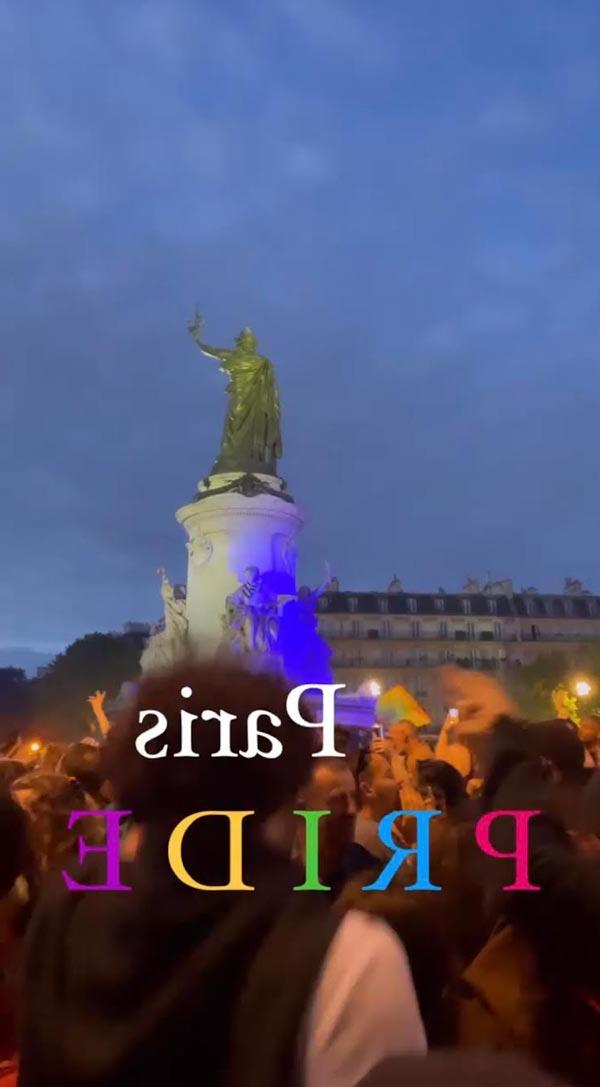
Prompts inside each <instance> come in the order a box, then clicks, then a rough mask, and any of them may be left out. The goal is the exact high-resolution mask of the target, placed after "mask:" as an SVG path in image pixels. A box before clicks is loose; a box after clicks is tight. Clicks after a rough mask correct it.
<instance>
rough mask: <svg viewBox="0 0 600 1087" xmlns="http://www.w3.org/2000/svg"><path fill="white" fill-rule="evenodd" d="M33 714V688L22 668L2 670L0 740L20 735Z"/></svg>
mask: <svg viewBox="0 0 600 1087" xmlns="http://www.w3.org/2000/svg"><path fill="white" fill-rule="evenodd" d="M30 714H31V688H30V685H29V682H28V680H27V676H26V675H25V672H24V670H23V669H22V668H0V739H1V740H5V739H7V738H8V737H9V736H10V735H13V734H14V735H18V734H19V733H20V732H22V731H23V729H24V728H25V727H26V726H27V723H28V720H29V717H30Z"/></svg>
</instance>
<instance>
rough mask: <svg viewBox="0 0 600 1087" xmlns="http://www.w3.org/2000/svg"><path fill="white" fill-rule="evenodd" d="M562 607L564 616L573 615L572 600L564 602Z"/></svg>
mask: <svg viewBox="0 0 600 1087" xmlns="http://www.w3.org/2000/svg"><path fill="white" fill-rule="evenodd" d="M564 605H565V615H572V614H573V601H572V600H565V602H564Z"/></svg>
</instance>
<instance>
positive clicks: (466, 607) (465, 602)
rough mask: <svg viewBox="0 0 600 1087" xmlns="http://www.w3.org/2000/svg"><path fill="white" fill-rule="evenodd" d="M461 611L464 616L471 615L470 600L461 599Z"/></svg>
mask: <svg viewBox="0 0 600 1087" xmlns="http://www.w3.org/2000/svg"><path fill="white" fill-rule="evenodd" d="M462 610H463V611H464V613H465V615H470V614H471V601H470V600H466V599H463V601H462Z"/></svg>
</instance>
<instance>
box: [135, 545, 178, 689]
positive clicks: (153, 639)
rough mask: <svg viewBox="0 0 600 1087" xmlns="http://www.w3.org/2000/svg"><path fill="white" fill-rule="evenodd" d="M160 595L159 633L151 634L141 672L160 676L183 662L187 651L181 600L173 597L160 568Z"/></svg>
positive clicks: (166, 578) (144, 653) (143, 654)
mask: <svg viewBox="0 0 600 1087" xmlns="http://www.w3.org/2000/svg"><path fill="white" fill-rule="evenodd" d="M157 573H158V574H159V576H160V579H161V584H160V595H161V596H162V599H163V605H164V622H163V623H162V625H161V626H162V629H159V630H157V631H156V632H154V633H153V634H152V635H151V636H150V638H149V639H148V643H147V645H146V648H145V649H144V652H143V653H142V656H141V660H140V666H141V669H142V672H160V671H164V670H165V669H168V668H171V667H172V666H173V665H174V664H177V663H178V662H179V661H181V660H184V659H185V657H186V655H187V651H188V620H187V615H186V603H185V600H182V599H180V598H179V597H177V596H176V595H175V589H174V587H173V586H172V585H171V582H170V581H169V579H168V577H167V574H166V571H165V570H164V569H163V568H162V567H160V569H159V570H157Z"/></svg>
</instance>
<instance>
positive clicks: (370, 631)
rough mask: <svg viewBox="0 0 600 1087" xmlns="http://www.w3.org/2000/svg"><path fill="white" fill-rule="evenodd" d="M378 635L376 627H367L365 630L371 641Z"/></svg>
mask: <svg viewBox="0 0 600 1087" xmlns="http://www.w3.org/2000/svg"><path fill="white" fill-rule="evenodd" d="M378 637H379V631H378V630H377V628H376V627H369V629H368V630H367V638H370V639H371V641H372V640H373V639H374V638H378Z"/></svg>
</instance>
